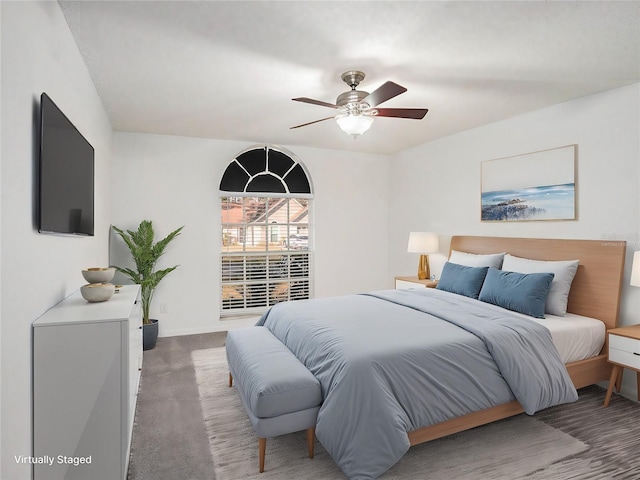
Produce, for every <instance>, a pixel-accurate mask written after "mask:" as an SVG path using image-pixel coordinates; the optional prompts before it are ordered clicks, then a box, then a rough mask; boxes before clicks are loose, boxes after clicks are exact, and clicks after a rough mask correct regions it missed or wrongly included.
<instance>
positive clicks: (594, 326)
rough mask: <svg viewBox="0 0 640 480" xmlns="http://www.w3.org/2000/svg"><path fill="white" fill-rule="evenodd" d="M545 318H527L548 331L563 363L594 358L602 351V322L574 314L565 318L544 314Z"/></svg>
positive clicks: (605, 331)
mask: <svg viewBox="0 0 640 480" xmlns="http://www.w3.org/2000/svg"><path fill="white" fill-rule="evenodd" d="M545 317H546V318H531V317H529V318H530V319H531V320H533V321H535V322H538V323H539V324H540V325H543V326H545V327H547V328H548V329H549V331H550V332H551V338H553V343H554V345H555V346H556V348H557V349H558V353H559V354H560V357H561V358H562V360H563V361H564V363H571V362H577V361H579V360H584V359H586V358H591V357H595V356H596V355H598V354H599V353H600V350H602V347H603V345H604V340H605V337H606V334H607V328H606V326H605V324H604V323H603V322H602V321H600V320H597V319H595V318H589V317H583V316H581V315H576V314H574V313H567V316H566V317H557V316H555V315H548V314H545Z"/></svg>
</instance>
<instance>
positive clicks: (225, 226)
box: [220, 146, 313, 316]
mask: <svg viewBox="0 0 640 480" xmlns="http://www.w3.org/2000/svg"><path fill="white" fill-rule="evenodd" d="M220 199H221V202H220V211H221V224H222V248H221V272H222V274H221V288H222V306H221V310H222V311H221V315H222V316H230V315H237V314H243V315H244V314H252V313H260V312H263V311H264V310H266V309H267V308H268V307H269V306H271V305H274V304H275V303H278V302H283V301H288V300H301V299H306V298H310V296H311V280H312V275H311V261H310V255H311V251H312V245H313V242H312V229H311V221H310V218H311V207H312V199H313V192H312V189H311V182H310V181H309V177H308V175H307V173H306V171H305V169H304V167H303V165H302V164H301V163H300V162H298V161H297V160H296V159H295V158H294V157H293V155H292V154H290V153H287V152H285V151H283V150H281V149H276V148H274V147H269V146H261V147H253V148H251V149H249V150H246V151H244V152H242V153H241V154H239V155H238V156H237V157H236V158H235V159H234V160H233V161H232V162H231V163H230V164H229V165H228V166H227V168H226V170H225V172H224V174H223V176H222V180H221V181H220Z"/></svg>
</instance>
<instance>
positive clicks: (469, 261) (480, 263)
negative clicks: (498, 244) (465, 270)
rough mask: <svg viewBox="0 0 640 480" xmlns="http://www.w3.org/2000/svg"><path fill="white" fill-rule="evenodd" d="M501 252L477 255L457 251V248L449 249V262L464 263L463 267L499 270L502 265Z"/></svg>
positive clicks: (502, 255)
mask: <svg viewBox="0 0 640 480" xmlns="http://www.w3.org/2000/svg"><path fill="white" fill-rule="evenodd" d="M504 255H505V254H504V252H503V253H490V254H488V255H477V254H475V253H466V252H458V251H457V250H451V255H450V256H449V261H450V262H451V263H457V264H458V265H464V266H465V267H493V268H497V269H498V270H500V266H501V265H502V258H503V257H504Z"/></svg>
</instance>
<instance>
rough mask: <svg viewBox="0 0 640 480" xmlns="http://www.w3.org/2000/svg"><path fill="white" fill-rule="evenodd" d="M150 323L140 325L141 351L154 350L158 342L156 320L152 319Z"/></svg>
mask: <svg viewBox="0 0 640 480" xmlns="http://www.w3.org/2000/svg"><path fill="white" fill-rule="evenodd" d="M150 321H151V323H145V324H144V325H142V350H151V349H152V348H155V346H156V341H157V340H158V320H156V319H155V318H152V319H150Z"/></svg>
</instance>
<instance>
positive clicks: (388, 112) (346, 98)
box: [291, 70, 429, 138]
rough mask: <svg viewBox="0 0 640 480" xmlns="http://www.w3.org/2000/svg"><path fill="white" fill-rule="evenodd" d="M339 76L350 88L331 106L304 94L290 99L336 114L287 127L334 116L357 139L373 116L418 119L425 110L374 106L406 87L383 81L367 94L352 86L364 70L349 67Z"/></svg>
mask: <svg viewBox="0 0 640 480" xmlns="http://www.w3.org/2000/svg"><path fill="white" fill-rule="evenodd" d="M341 78H342V81H343V82H345V83H346V84H347V85H349V86H350V87H351V90H349V91H348V92H344V93H341V94H340V95H338V98H337V100H336V103H335V105H334V104H333V103H327V102H323V101H321V100H314V99H313V98H307V97H299V98H292V100H293V101H295V102H303V103H310V104H312V105H320V106H321V107H329V108H334V109H336V110H337V111H338V113H337V114H336V115H334V116H332V117H326V118H321V119H320V120H315V121H313V122H308V123H303V124H302V125H296V126H295V127H291V129H294V128H300V127H306V126H307V125H313V124H314V123H318V122H324V121H325V120H331V119H332V118H335V119H336V122H338V125H339V126H340V128H341V129H342V130H343V131H345V132H346V133H347V134H348V135H351V136H352V137H353V138H358V136H360V135H362V134H363V133H364V132H366V131H367V130H368V129H369V127H371V124H372V123H373V117H395V118H411V119H414V120H422V119H423V118H424V116H425V115H426V114H427V112H428V111H429V110H428V109H426V108H377V106H378V105H380V104H381V103H383V102H386V101H387V100H390V99H392V98H393V97H396V96H398V95H400V94H401V93H404V92H406V91H407V89H406V88H404V87H402V86H400V85H398V84H397V83H393V82H386V83H384V84H383V85H382V86H380V87H379V88H377V89H375V90H374V91H373V92H371V93H369V92H365V91H362V90H356V87H357V86H358V85H359V84H360V82H361V81H362V80H363V79H364V73H362V72H360V71H357V70H349V71H348V72H345V73H343V74H342V76H341Z"/></svg>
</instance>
